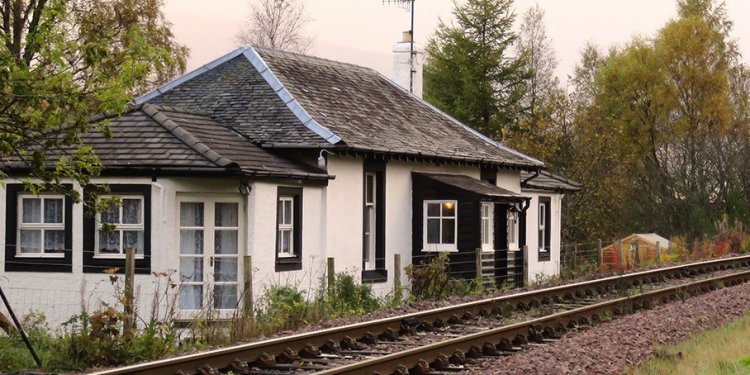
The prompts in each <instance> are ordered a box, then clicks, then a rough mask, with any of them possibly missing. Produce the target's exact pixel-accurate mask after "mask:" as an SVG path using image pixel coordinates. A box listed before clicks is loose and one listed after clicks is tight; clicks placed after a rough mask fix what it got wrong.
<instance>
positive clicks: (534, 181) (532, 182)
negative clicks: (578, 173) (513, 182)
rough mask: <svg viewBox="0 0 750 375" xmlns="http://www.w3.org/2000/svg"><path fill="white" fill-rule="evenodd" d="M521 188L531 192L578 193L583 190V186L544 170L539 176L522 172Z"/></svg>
mask: <svg viewBox="0 0 750 375" xmlns="http://www.w3.org/2000/svg"><path fill="white" fill-rule="evenodd" d="M521 188H522V189H529V190H547V191H557V192H576V191H579V190H581V184H579V183H577V182H575V181H572V180H568V179H566V178H563V177H561V176H558V175H556V174H554V173H552V172H550V171H548V170H544V169H543V170H540V171H539V173H538V174H536V173H530V172H526V171H521Z"/></svg>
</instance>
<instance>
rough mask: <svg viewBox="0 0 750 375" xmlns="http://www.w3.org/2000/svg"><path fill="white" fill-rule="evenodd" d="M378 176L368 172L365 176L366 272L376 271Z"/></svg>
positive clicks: (364, 235)
mask: <svg viewBox="0 0 750 375" xmlns="http://www.w3.org/2000/svg"><path fill="white" fill-rule="evenodd" d="M376 181H377V176H376V175H375V173H371V172H368V173H366V174H365V203H364V215H363V219H364V225H363V226H364V233H363V236H362V242H363V254H362V256H363V259H364V261H365V270H374V269H375V268H376V259H375V253H376V251H375V241H376V237H375V236H376V231H377V227H376V225H377V217H376V215H377V213H376V202H375V200H376V199H377V191H376V189H377V187H376Z"/></svg>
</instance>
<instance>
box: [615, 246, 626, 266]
mask: <svg viewBox="0 0 750 375" xmlns="http://www.w3.org/2000/svg"><path fill="white" fill-rule="evenodd" d="M622 253H623V252H622V239H619V240H617V270H618V271H619V270H620V269H621V267H620V266H621V265H622V264H623V261H624V260H625V259H622Z"/></svg>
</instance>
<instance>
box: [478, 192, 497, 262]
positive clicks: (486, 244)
mask: <svg viewBox="0 0 750 375" xmlns="http://www.w3.org/2000/svg"><path fill="white" fill-rule="evenodd" d="M481 210H482V218H481V237H482V251H494V250H495V249H494V242H495V241H494V230H493V229H494V223H493V221H494V220H493V215H494V210H495V205H494V204H492V203H482V209H481Z"/></svg>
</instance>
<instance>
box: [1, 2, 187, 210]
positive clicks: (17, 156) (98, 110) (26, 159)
mask: <svg viewBox="0 0 750 375" xmlns="http://www.w3.org/2000/svg"><path fill="white" fill-rule="evenodd" d="M161 6H162V1H161V0H144V1H134V0H3V1H2V2H0V16H1V17H0V87H1V90H2V91H1V94H0V157H2V158H3V159H4V160H5V161H6V162H10V161H12V162H13V163H15V166H16V167H19V166H20V167H23V168H25V169H26V170H28V172H29V176H30V177H35V178H39V179H41V181H42V182H43V183H51V184H52V185H53V186H55V185H59V182H60V180H61V179H62V178H69V179H73V180H75V181H77V182H79V183H81V184H86V183H88V181H89V178H90V176H92V175H96V174H98V172H99V170H100V165H99V162H98V160H97V158H96V156H95V155H94V154H93V151H92V149H91V148H90V147H88V146H86V145H82V144H81V143H80V140H79V135H80V134H81V133H82V132H85V131H88V130H89V128H90V127H91V126H92V125H91V124H90V121H89V120H90V118H91V117H92V116H94V115H97V114H102V113H104V114H109V115H117V114H119V113H122V112H123V111H124V110H125V109H126V107H127V104H128V102H129V101H130V100H131V98H132V96H133V95H134V94H138V93H142V92H144V91H145V90H147V89H149V88H151V87H153V86H154V85H157V84H160V83H162V82H164V81H166V80H168V79H170V78H172V77H173V76H174V75H176V74H178V73H182V72H183V71H184V68H185V60H186V57H187V48H185V47H184V46H181V45H179V44H177V43H176V42H175V41H174V38H173V36H172V33H171V31H170V29H169V27H170V25H169V23H167V22H166V21H165V20H164V17H163V15H162V13H161ZM105 125H106V123H102V124H100V126H101V130H106V129H104V126H105ZM50 154H52V157H50V160H47V159H48V158H47V156H48V155H50ZM50 163H51V164H53V167H50ZM28 181H31V180H28ZM28 185H29V187H30V188H32V189H39V188H40V187H41V184H36V185H34V184H31V183H29V184H28ZM58 188H59V186H58ZM68 193H70V194H71V196H72V197H73V198H74V199H78V196H77V194H76V193H75V192H74V191H71V192H68Z"/></svg>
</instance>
